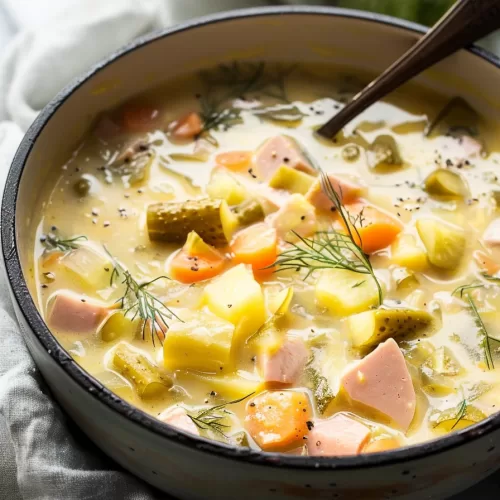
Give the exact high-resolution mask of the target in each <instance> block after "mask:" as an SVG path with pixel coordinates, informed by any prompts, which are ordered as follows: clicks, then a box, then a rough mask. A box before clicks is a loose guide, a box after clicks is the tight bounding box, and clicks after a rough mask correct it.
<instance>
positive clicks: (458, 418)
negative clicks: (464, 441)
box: [451, 398, 468, 430]
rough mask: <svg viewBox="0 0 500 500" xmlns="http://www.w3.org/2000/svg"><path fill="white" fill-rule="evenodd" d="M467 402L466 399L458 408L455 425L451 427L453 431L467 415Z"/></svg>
mask: <svg viewBox="0 0 500 500" xmlns="http://www.w3.org/2000/svg"><path fill="white" fill-rule="evenodd" d="M467 404H468V402H467V400H466V399H465V398H464V399H463V401H462V402H461V403H460V404H459V406H458V411H457V416H456V417H455V423H454V424H453V425H452V426H451V430H453V429H454V428H455V427H456V426H457V425H458V424H459V423H460V421H461V420H462V419H463V418H464V417H465V415H466V413H467Z"/></svg>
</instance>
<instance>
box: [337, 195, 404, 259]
mask: <svg viewBox="0 0 500 500" xmlns="http://www.w3.org/2000/svg"><path fill="white" fill-rule="evenodd" d="M344 206H345V208H346V210H347V211H348V212H349V215H350V217H351V222H350V224H349V225H350V229H351V232H352V234H353V236H354V240H355V241H356V243H357V244H358V245H359V244H360V243H361V247H362V249H363V251H364V252H365V253H367V254H370V253H373V252H376V251H377V250H381V249H382V248H386V247H387V246H389V245H390V244H391V243H392V242H393V241H394V239H395V238H396V236H397V235H398V234H399V233H400V232H401V230H402V229H403V225H402V224H401V222H399V221H398V220H397V219H396V218H394V217H393V216H392V215H389V214H388V213H386V212H383V211H382V210H380V209H378V208H376V207H374V206H373V205H367V204H365V203H361V202H359V203H351V204H350V205H344ZM339 222H340V225H341V227H343V228H344V230H345V229H346V225H345V224H344V221H343V220H342V219H340V217H339ZM353 222H354V223H353ZM356 230H357V231H356Z"/></svg>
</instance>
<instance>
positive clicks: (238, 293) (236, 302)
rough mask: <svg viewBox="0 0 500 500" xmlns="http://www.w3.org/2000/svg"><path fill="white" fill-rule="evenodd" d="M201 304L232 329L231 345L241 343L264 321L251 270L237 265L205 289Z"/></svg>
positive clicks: (259, 294) (260, 300)
mask: <svg viewBox="0 0 500 500" xmlns="http://www.w3.org/2000/svg"><path fill="white" fill-rule="evenodd" d="M202 303H203V304H205V305H206V306H208V308H209V309H210V311H212V312H213V313H214V314H215V315H216V316H218V317H219V318H222V319H225V320H226V321H230V322H231V323H232V324H233V325H234V326H235V335H234V342H236V343H239V342H242V341H245V340H246V339H247V338H248V337H249V336H250V335H252V334H253V333H255V332H256V331H257V330H258V329H259V328H260V327H261V326H262V325H263V324H264V321H265V320H266V311H265V305H264V295H263V293H262V290H261V288H260V285H259V283H257V281H255V279H254V277H253V273H252V271H251V269H250V268H249V267H247V266H245V265H244V264H240V265H238V266H236V267H233V268H232V269H229V271H226V272H225V273H224V274H223V275H222V276H220V277H219V278H217V279H215V280H214V281H213V282H212V283H210V284H209V285H207V286H206V287H205V290H204V293H203V300H202Z"/></svg>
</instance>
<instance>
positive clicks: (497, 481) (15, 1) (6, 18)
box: [0, 0, 500, 500]
mask: <svg viewBox="0 0 500 500" xmlns="http://www.w3.org/2000/svg"><path fill="white" fill-rule="evenodd" d="M52 1H53V2H54V3H55V4H58V6H60V5H61V4H62V3H63V2H62V1H61V0H52ZM178 1H179V0H178ZM183 2H184V0H183ZM28 3H29V5H28ZM54 3H52V2H51V3H50V4H49V3H48V2H44V1H41V2H39V3H38V6H39V7H42V5H40V4H44V5H43V12H44V13H45V15H46V14H47V8H48V7H49V5H50V7H52V8H54V7H55V5H54ZM219 3H220V2H219ZM226 3H228V2H226ZM247 3H254V2H247ZM255 3H258V2H255ZM262 3H264V2H262ZM318 3H320V2H318ZM34 4H37V2H32V1H31V0H3V1H2V0H0V47H5V46H6V44H7V42H8V41H9V40H10V39H11V38H12V37H13V36H14V34H15V31H16V28H15V24H16V22H15V20H14V19H12V11H14V14H18V15H19V16H22V19H18V20H17V21H18V22H19V21H21V22H22V24H23V25H24V26H30V25H33V23H34V22H36V21H35V20H37V19H38V20H39V19H40V17H38V14H37V12H38V11H40V12H39V13H41V12H42V9H38V8H35V9H33V5H34ZM238 5H239V4H238ZM50 7H49V8H50ZM7 8H9V9H10V10H9V13H8V11H7ZM227 8H229V7H227ZM28 10H29V11H30V14H29V15H27V16H24V13H25V12H28ZM194 10H195V11H196V8H195V9H194ZM9 14H10V15H9ZM0 50H1V49H0ZM499 55H500V54H499ZM0 56H1V53H0ZM499 496H500V474H493V475H492V476H490V477H489V478H488V479H486V480H484V481H483V482H481V483H480V484H479V485H477V486H475V487H473V488H470V489H469V490H467V491H465V492H463V493H461V494H460V495H457V496H455V497H453V499H451V500H470V499H471V498H475V499H477V500H486V499H490V498H491V499H492V498H498V497H499ZM422 500H424V499H422Z"/></svg>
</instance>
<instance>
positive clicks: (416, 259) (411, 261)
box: [391, 234, 429, 271]
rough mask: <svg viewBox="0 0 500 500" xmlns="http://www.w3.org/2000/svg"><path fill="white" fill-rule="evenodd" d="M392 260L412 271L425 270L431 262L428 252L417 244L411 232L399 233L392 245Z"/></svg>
mask: <svg viewBox="0 0 500 500" xmlns="http://www.w3.org/2000/svg"><path fill="white" fill-rule="evenodd" d="M391 256H392V261H393V262H394V263H396V264H398V265H400V266H402V267H407V268H408V269H411V270H412V271H424V270H425V269H426V268H427V267H428V266H429V263H428V261H427V252H426V251H425V250H424V249H423V248H420V247H419V246H418V245H417V240H416V238H415V237H414V236H412V235H411V234H399V235H398V236H397V237H396V241H395V242H394V243H393V244H392V246H391Z"/></svg>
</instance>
